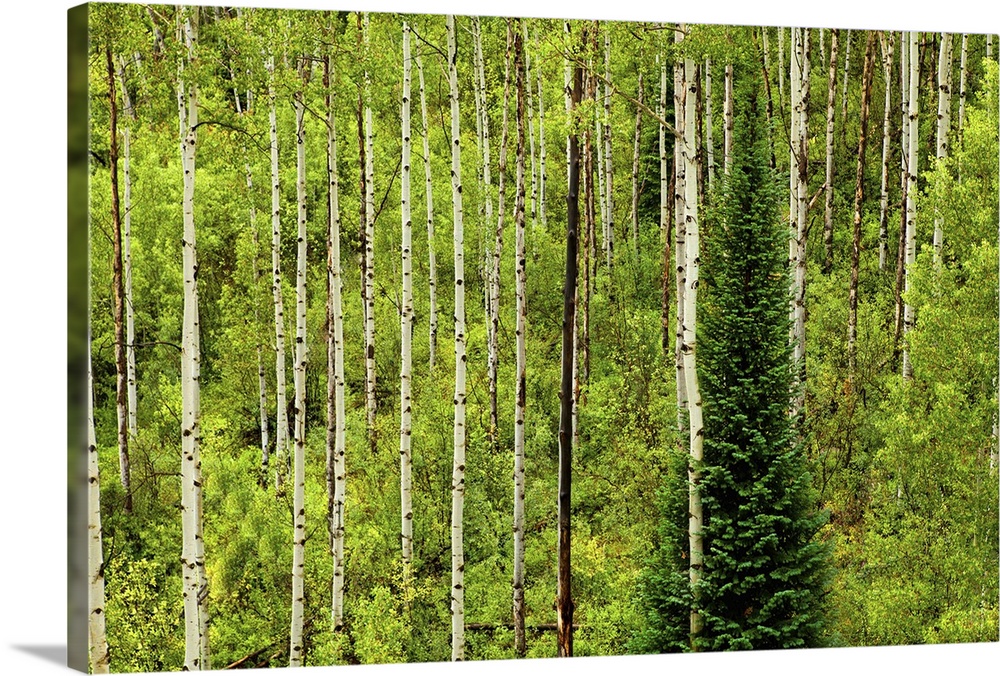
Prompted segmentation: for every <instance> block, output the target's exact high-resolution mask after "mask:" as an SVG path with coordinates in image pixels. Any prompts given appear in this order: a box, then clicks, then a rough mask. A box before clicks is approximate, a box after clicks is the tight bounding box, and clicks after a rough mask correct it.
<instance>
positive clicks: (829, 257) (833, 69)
mask: <svg viewBox="0 0 1000 676" xmlns="http://www.w3.org/2000/svg"><path fill="white" fill-rule="evenodd" d="M830 33H831V34H832V35H831V38H830V71H829V77H828V78H827V98H826V210H825V211H824V214H823V248H824V257H823V274H824V275H828V274H830V272H832V271H833V132H834V123H835V120H834V115H835V111H836V99H837V38H838V37H839V33H840V31H839V30H837V29H836V28H834V29H833V30H831V31H830ZM844 124H847V121H846V120H845V121H844Z"/></svg>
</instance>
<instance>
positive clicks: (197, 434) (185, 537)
mask: <svg viewBox="0 0 1000 676" xmlns="http://www.w3.org/2000/svg"><path fill="white" fill-rule="evenodd" d="M197 25H198V8H197V7H192V8H188V9H186V10H184V11H183V20H182V13H181V12H178V15H177V37H178V42H181V41H183V43H184V45H185V46H186V48H187V49H186V50H185V53H183V54H182V55H181V56H180V57H179V58H178V82H177V110H178V117H179V120H180V138H181V144H180V147H181V165H182V169H183V172H184V187H183V201H182V212H183V220H184V235H183V239H182V250H183V278H184V316H183V323H182V329H181V336H182V340H181V408H182V413H181V538H182V548H181V571H182V579H183V589H184V669H185V670H187V671H196V670H202V669H210V668H211V662H210V659H209V644H208V578H207V577H206V573H205V544H204V540H203V539H202V490H201V487H202V477H201V423H200V418H201V383H200V380H201V339H200V337H199V332H200V328H199V316H198V315H199V313H198V254H197V247H196V242H195V222H194V179H195V159H196V152H195V151H196V147H195V146H196V144H197V141H198V89H197V87H196V86H195V85H194V84H193V83H188V82H185V75H184V71H185V65H186V64H192V63H194V61H195V58H196V56H195V55H196V44H197V32H196V30H197V28H196V27H197Z"/></svg>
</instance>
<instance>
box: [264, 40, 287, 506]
mask: <svg viewBox="0 0 1000 676" xmlns="http://www.w3.org/2000/svg"><path fill="white" fill-rule="evenodd" d="M267 71H268V73H269V74H270V83H269V87H268V95H269V96H270V139H271V272H272V276H271V292H272V295H273V296H274V355H275V359H274V365H275V369H274V371H275V394H274V398H275V413H276V423H275V429H274V455H275V460H276V463H275V473H274V486H275V489H276V490H277V491H279V492H280V491H282V490H283V485H284V478H285V473H286V472H287V468H288V404H287V402H286V400H285V396H286V392H285V390H286V388H285V301H284V294H283V292H282V289H281V184H280V174H279V171H278V122H277V112H276V109H275V99H276V95H275V91H274V57H273V56H272V57H271V58H270V59H269V60H268V62H267Z"/></svg>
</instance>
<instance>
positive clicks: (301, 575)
mask: <svg viewBox="0 0 1000 676" xmlns="http://www.w3.org/2000/svg"><path fill="white" fill-rule="evenodd" d="M310 71H311V67H310V65H309V63H307V62H306V60H305V59H302V60H301V62H300V64H299V77H300V78H301V80H302V89H299V91H298V92H296V93H295V96H294V106H295V130H296V134H295V138H296V148H297V161H296V169H297V173H298V177H297V180H296V182H295V192H296V198H297V202H298V236H297V238H296V243H297V245H298V247H297V249H298V252H297V253H298V256H297V263H298V264H297V266H296V270H295V458H294V461H293V463H292V465H293V469H292V471H293V482H294V493H293V496H292V512H293V514H294V517H293V535H292V538H293V540H292V543H293V544H292V627H291V636H290V646H289V658H288V666H290V667H300V666H302V664H303V652H302V651H303V646H302V629H303V623H304V618H305V572H306V567H305V551H306V512H305V499H306V497H305V490H306V480H305V477H306V475H305V463H306V455H305V453H306V253H307V247H306V245H307V242H306V126H305V113H306V109H305V103H304V101H303V89H304V88H305V86H306V84H307V83H308V82H309V74H310Z"/></svg>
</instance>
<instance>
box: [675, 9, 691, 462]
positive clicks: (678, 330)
mask: <svg viewBox="0 0 1000 676" xmlns="http://www.w3.org/2000/svg"><path fill="white" fill-rule="evenodd" d="M683 39H684V28H683V26H678V28H677V30H675V31H674V42H675V43H676V42H680V41H681V40H683ZM686 92H687V85H686V83H685V80H684V62H683V60H678V61H677V62H676V63H675V64H674V128H675V129H676V130H677V133H678V134H679V135H680V136H679V137H675V139H674V195H673V199H674V236H675V238H676V239H675V243H674V265H675V274H674V285H675V287H676V288H675V293H676V296H677V300H676V307H677V311H676V316H675V326H674V371H675V383H674V384H675V388H676V391H675V394H676V401H677V444H678V450H680V451H683V447H684V442H683V438H684V437H685V436H687V408H688V400H687V378H686V376H685V375H684V353H683V350H682V346H683V345H684V308H685V307H686V306H687V304H686V303H685V302H684V298H685V291H686V289H687V283H686V282H685V280H686V277H687V261H686V258H685V247H684V244H685V240H686V237H685V235H686V232H687V225H686V222H685V214H684V196H685V190H686V185H687V169H686V163H685V162H684V141H683V139H684V138H685V134H686V133H687V119H686V117H685V114H684V110H685V101H686V99H687V94H686ZM692 180H693V179H692Z"/></svg>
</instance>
